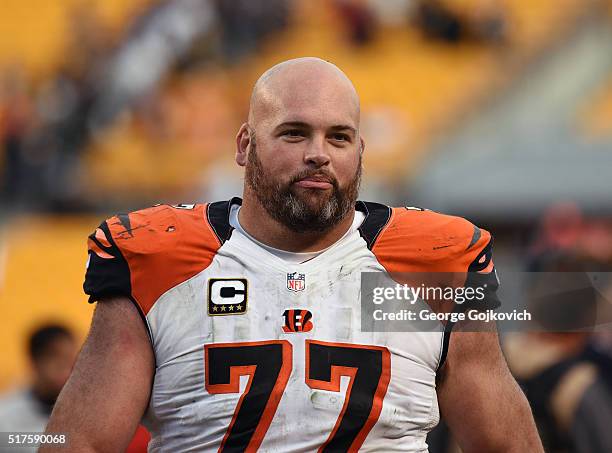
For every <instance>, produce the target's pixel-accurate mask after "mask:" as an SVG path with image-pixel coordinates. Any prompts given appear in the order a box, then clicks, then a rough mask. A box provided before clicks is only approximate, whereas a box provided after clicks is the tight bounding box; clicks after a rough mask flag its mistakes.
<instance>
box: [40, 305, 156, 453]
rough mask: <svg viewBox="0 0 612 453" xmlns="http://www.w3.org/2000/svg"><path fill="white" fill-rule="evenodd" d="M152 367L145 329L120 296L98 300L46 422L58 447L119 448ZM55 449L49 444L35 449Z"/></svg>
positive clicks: (143, 402)
mask: <svg viewBox="0 0 612 453" xmlns="http://www.w3.org/2000/svg"><path fill="white" fill-rule="evenodd" d="M154 369H155V359H154V355H153V350H152V348H151V342H150V340H149V337H148V333H147V330H146V327H145V325H144V323H143V322H142V319H141V318H140V314H139V313H138V311H137V309H136V307H134V305H133V304H132V302H131V301H130V300H128V299H126V298H116V299H109V300H105V301H101V302H99V303H98V305H97V307H96V310H95V313H94V316H93V321H92V325H91V329H90V332H89V336H88V337H87V340H86V341H85V344H84V346H83V349H82V350H81V353H80V354H79V358H78V360H77V362H76V364H75V367H74V370H73V371H72V374H71V376H70V379H69V380H68V382H67V383H66V385H65V387H64V389H63V390H62V392H61V394H60V396H59V398H58V401H57V403H56V405H55V408H54V409H53V414H52V415H51V420H50V421H49V424H48V425H47V432H48V433H58V434H66V439H67V445H66V446H65V447H63V448H62V447H59V448H58V447H56V448H57V449H58V450H59V449H61V451H63V452H79V453H90V452H91V453H93V452H117V451H124V450H125V448H126V447H127V445H128V444H129V442H130V440H131V439H132V436H133V435H134V432H135V431H136V427H137V426H138V423H139V421H140V419H141V417H142V415H143V413H144V412H145V410H146V407H147V404H148V401H149V396H150V393H151V384H152V380H153V374H154ZM50 450H53V451H54V450H55V449H54V448H53V446H51V445H49V446H45V447H42V448H41V449H40V450H39V451H40V452H43V453H44V452H46V451H50Z"/></svg>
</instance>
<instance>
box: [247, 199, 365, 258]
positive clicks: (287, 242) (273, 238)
mask: <svg viewBox="0 0 612 453" xmlns="http://www.w3.org/2000/svg"><path fill="white" fill-rule="evenodd" d="M354 217H355V211H351V212H349V213H348V215H347V216H346V217H345V218H344V219H342V220H341V221H340V222H338V224H336V225H334V226H333V227H332V228H330V229H329V230H327V231H324V232H307V233H296V232H295V231H292V230H290V229H289V228H287V227H286V226H285V225H283V224H281V223H280V222H278V221H276V220H275V219H273V218H272V217H271V216H270V215H269V214H268V212H267V211H266V210H265V209H264V207H263V206H262V205H261V204H260V203H259V201H258V200H257V199H254V197H248V196H247V194H244V200H243V202H242V207H241V208H240V212H239V213H238V220H239V221H240V225H242V228H244V230H245V231H246V232H247V233H248V234H249V235H251V236H252V237H253V238H255V239H256V240H258V241H259V242H261V243H263V244H265V245H268V246H270V247H274V248H276V249H280V250H285V251H287V252H296V253H303V252H317V251H319V250H324V249H326V248H327V247H329V246H331V245H333V244H334V243H335V242H337V241H338V240H339V239H340V238H342V236H344V234H345V233H346V232H347V231H348V230H349V228H350V227H351V225H352V223H353V219H354Z"/></svg>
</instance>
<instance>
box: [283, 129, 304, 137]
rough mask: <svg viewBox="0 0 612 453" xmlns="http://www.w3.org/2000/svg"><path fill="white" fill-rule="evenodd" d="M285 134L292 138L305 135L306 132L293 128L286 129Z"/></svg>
mask: <svg viewBox="0 0 612 453" xmlns="http://www.w3.org/2000/svg"><path fill="white" fill-rule="evenodd" d="M284 135H285V136H287V137H290V138H298V137H303V136H304V133H303V132H302V131H300V130H298V129H291V130H288V131H285V133H284Z"/></svg>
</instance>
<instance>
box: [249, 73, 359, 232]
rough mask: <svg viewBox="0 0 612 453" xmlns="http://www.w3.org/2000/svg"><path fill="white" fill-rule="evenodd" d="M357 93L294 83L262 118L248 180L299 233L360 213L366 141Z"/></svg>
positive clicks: (261, 198) (252, 147) (267, 205)
mask: <svg viewBox="0 0 612 453" xmlns="http://www.w3.org/2000/svg"><path fill="white" fill-rule="evenodd" d="M350 95H351V93H350V92H347V90H342V89H340V90H337V89H336V90H335V89H334V87H333V86H331V84H328V85H327V86H326V85H325V84H323V86H320V85H319V86H315V85H314V84H313V85H312V86H310V87H308V86H291V85H290V84H289V86H287V87H285V89H283V90H280V91H279V94H278V95H276V96H274V97H273V98H272V99H269V100H268V101H267V103H266V105H265V108H262V109H261V110H260V111H259V112H257V113H258V114H257V117H256V119H257V121H255V122H254V123H255V124H254V125H253V126H252V129H251V130H250V131H249V135H250V149H249V153H248V159H247V162H246V173H245V182H246V184H247V185H248V186H249V187H250V188H251V190H252V192H253V193H254V194H255V196H256V197H257V199H258V200H259V202H260V203H261V204H262V206H263V207H264V209H266V211H267V212H268V214H269V215H270V216H271V217H273V218H274V219H275V220H277V221H278V222H280V223H282V224H283V225H285V226H287V227H288V228H289V229H291V230H292V231H295V232H311V231H312V232H314V231H326V230H328V229H329V228H331V227H332V226H334V225H336V224H337V223H338V222H339V221H341V220H342V219H343V218H345V217H346V215H347V214H348V213H349V212H350V211H351V210H352V209H353V208H354V204H355V201H356V199H357V193H358V190H359V184H360V180H361V150H362V143H361V140H360V137H359V132H358V124H359V108H358V105H357V104H356V102H355V100H354V99H353V98H351V96H350Z"/></svg>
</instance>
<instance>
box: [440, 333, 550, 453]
mask: <svg viewBox="0 0 612 453" xmlns="http://www.w3.org/2000/svg"><path fill="white" fill-rule="evenodd" d="M455 327H458V326H455ZM441 373H442V374H441V378H440V382H439V383H438V400H439V403H440V410H441V413H442V416H443V417H444V420H445V421H446V423H447V424H448V426H449V428H450V430H451V432H452V433H453V435H454V436H455V438H456V439H457V442H458V443H459V446H460V447H461V448H462V450H463V452H464V453H471V452H477V453H482V452H504V453H506V452H507V453H510V452H521V453H522V452H530V453H536V452H543V451H544V450H543V448H542V443H541V441H540V438H539V436H538V433H537V430H536V426H535V423H534V421H533V416H532V414H531V409H530V407H529V404H528V402H527V399H526V398H525V395H524V394H523V392H522V391H521V389H520V388H519V386H518V384H517V383H516V381H515V380H514V378H513V377H512V375H511V374H510V371H509V370H508V367H507V365H506V361H505V359H504V357H503V355H502V353H501V349H500V346H499V339H498V336H497V332H494V331H490V329H489V331H488V332H459V331H457V332H453V333H452V334H451V338H450V344H449V349H448V355H447V358H446V362H445V363H444V365H443V367H442V370H441Z"/></svg>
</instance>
